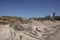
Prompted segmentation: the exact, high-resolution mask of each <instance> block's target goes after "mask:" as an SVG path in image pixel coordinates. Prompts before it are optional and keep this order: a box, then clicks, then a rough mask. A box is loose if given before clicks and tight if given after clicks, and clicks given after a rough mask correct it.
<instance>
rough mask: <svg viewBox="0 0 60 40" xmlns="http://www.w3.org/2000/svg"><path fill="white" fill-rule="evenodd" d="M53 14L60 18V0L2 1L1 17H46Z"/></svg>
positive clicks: (0, 7) (0, 3) (0, 0)
mask: <svg viewBox="0 0 60 40" xmlns="http://www.w3.org/2000/svg"><path fill="white" fill-rule="evenodd" d="M53 12H56V15H58V16H60V0H0V16H18V17H25V18H30V17H44V16H46V15H51V14H52V13H53Z"/></svg>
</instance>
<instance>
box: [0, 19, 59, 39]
mask: <svg viewBox="0 0 60 40" xmlns="http://www.w3.org/2000/svg"><path fill="white" fill-rule="evenodd" d="M4 23H6V22H4ZM0 40H60V21H57V20H55V21H51V20H44V21H41V20H39V21H38V20H34V19H30V20H28V21H27V22H26V23H21V22H19V21H18V22H15V21H14V22H13V23H7V24H0Z"/></svg>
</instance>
